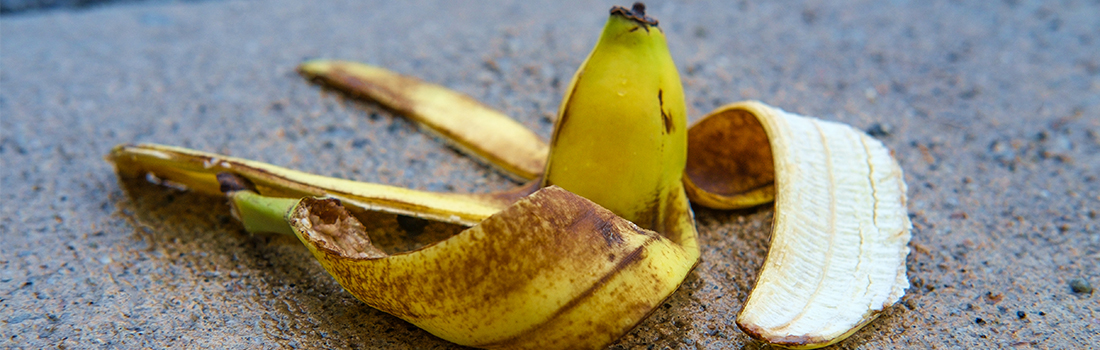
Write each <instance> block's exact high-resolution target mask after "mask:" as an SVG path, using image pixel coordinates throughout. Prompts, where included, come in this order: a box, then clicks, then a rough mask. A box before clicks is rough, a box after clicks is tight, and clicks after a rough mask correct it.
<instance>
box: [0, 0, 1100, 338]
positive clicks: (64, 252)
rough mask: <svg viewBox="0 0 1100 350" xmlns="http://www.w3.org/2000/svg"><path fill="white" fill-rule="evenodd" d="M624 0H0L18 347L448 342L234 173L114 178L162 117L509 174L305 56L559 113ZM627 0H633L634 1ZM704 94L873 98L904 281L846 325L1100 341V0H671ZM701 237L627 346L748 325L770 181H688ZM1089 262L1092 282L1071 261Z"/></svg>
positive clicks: (173, 137) (817, 106)
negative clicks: (236, 186)
mask: <svg viewBox="0 0 1100 350" xmlns="http://www.w3.org/2000/svg"><path fill="white" fill-rule="evenodd" d="M610 5H612V3H609V2H579V3H576V4H558V3H556V2H547V3H533V2H531V3H529V2H508V3H499V4H497V3H494V4H486V3H481V2H459V3H452V2H443V1H440V2H415V3H402V4H397V3H396V2H380V1H325V2H320V3H317V4H315V5H310V4H307V3H306V2H301V1H282V0H278V1H227V2H203V3H194V4H181V3H171V4H159V5H141V6H138V5H118V6H109V7H102V8H97V9H92V10H87V11H81V12H66V11H56V12H41V13H31V14H27V15H15V16H4V17H2V18H0V35H2V39H0V159H2V167H0V200H2V202H0V203H2V206H0V234H2V236H0V237H2V239H3V243H2V244H0V336H2V337H0V347H4V348H28V349H38V348H55V347H56V348H143V347H151V348H165V347H173V348H368V349H379V348H422V349H424V348H439V349H442V348H453V345H450V344H448V343H447V342H445V341H442V340H440V339H437V338H434V337H432V336H431V335H429V334H427V333H425V332H423V331H421V330H418V329H417V328H415V327H413V326H411V325H409V324H407V323H404V322H402V321H400V320H398V319H396V318H394V317H391V316H388V315H385V314H382V313H380V312H378V311H375V310H373V309H370V308H368V307H366V306H364V305H363V304H361V303H359V302H358V301H356V300H355V299H354V298H353V297H351V296H350V295H349V294H347V293H346V292H344V291H343V290H341V289H340V287H339V285H337V284H336V283H335V282H334V281H333V280H332V279H331V278H330V277H329V276H328V275H327V274H326V273H325V272H324V271H323V269H322V268H321V267H320V266H319V265H318V264H317V263H316V262H315V261H313V259H312V258H311V257H310V256H309V254H308V252H306V250H305V249H303V248H302V247H301V246H299V244H298V243H297V242H295V241H293V240H288V239H285V238H280V237H272V236H265V235H250V234H248V233H246V232H244V231H243V230H242V229H241V227H240V226H239V225H238V224H237V223H236V222H234V221H233V220H232V219H231V218H230V217H229V216H228V214H227V209H226V206H225V204H224V203H223V201H222V200H221V199H217V198H209V197H203V196H199V195H195V194H190V193H184V192H178V191H175V190H171V189H167V188H160V187H156V186H152V185H149V184H145V183H142V182H125V181H124V182H120V181H119V180H118V179H117V178H116V177H115V175H114V173H113V171H112V168H111V166H110V165H109V164H108V163H106V162H105V161H103V156H104V155H105V154H106V153H107V152H108V151H109V150H110V148H111V147H112V146H114V145H116V144H120V143H129V142H156V143H163V144H169V145H178V146H185V147H191V148H197V149H201V150H206V151H213V152H221V153H226V154H231V155H234V156H239V157H245V158H251V159H258V160H263V161H267V162H271V163H275V164H279V165H283V166H288V167H292V168H296V169H301V170H305V171H310V172H317V173H322V174H327V175H335V176H342V177H347V178H353V179H357V180H364V181H375V182H382V183H388V184H394V185H401V186H408V187H414V188H420V189H431V190H445V191H451V190H453V191H489V190H495V189H504V188H507V187H509V186H512V185H513V184H512V183H510V182H509V181H508V180H506V179H505V178H504V177H502V176H500V175H498V174H495V173H493V172H492V171H491V170H488V169H486V168H484V167H482V166H480V165H478V164H477V163H475V162H472V161H470V160H468V159H467V158H465V157H463V156H461V155H459V154H457V153H456V152H454V151H453V150H451V149H448V148H447V147H445V146H442V145H441V144H439V143H438V142H436V141H434V140H432V139H431V138H429V137H426V136H424V135H422V134H420V133H418V132H417V131H416V129H415V127H414V126H413V125H411V124H410V123H408V122H407V121H405V120H404V119H401V118H395V117H394V116H392V115H391V114H389V113H387V112H384V111H381V110H379V109H378V108H376V107H374V106H369V105H363V104H360V103H357V102H353V101H348V100H345V99H344V98H342V97H340V96H336V95H333V94H328V93H321V92H319V91H320V90H319V89H318V88H317V87H315V86H313V85H310V84H308V83H306V82H304V81H302V80H301V79H300V78H299V77H298V76H297V75H295V74H294V72H293V68H294V66H295V64H297V63H299V62H301V61H302V60H304V59H308V58H320V57H324V58H339V59H348V60H357V61H363V62H368V63H372V64H376V65H381V66H385V67H389V68H391V69H393V70H396V71H399V72H402V73H407V74H411V75H415V76H419V77H422V78H424V79H426V80H429V81H434V82H438V83H441V84H444V85H446V86H449V87H451V88H454V89H457V90H460V91H464V92H466V93H468V94H470V95H472V96H474V97H476V98H478V99H480V100H482V101H485V102H486V103H488V104H490V105H492V106H496V107H498V108H500V109H502V110H504V111H506V112H507V113H509V114H510V115H513V116H515V117H516V118H517V119H519V120H521V121H522V122H523V123H524V124H526V125H527V126H529V127H531V128H532V129H534V130H536V131H538V132H539V133H540V134H542V135H544V136H548V135H549V132H550V128H551V123H552V121H553V118H554V116H553V112H554V111H555V109H556V106H557V104H558V102H559V99H560V96H561V93H562V90H563V89H564V88H565V85H566V84H567V83H568V80H569V78H570V76H571V75H572V73H573V70H574V69H575V68H576V67H577V66H578V65H579V64H580V62H581V60H582V59H583V58H584V56H585V54H586V53H587V51H588V50H589V49H590V48H591V46H592V45H593V44H594V43H595V40H596V37H597V35H598V32H599V30H600V27H601V25H602V23H603V21H604V19H605V16H606V13H607V9H608V8H609V7H610ZM624 5H625V4H624ZM649 5H650V6H649V7H650V11H649V12H650V13H651V14H652V15H653V16H655V17H657V18H659V19H660V21H661V26H662V27H663V28H665V31H666V33H667V34H668V36H669V41H670V45H671V49H672V51H673V52H672V53H673V56H674V58H675V59H676V60H677V62H678V65H679V66H680V70H681V72H682V75H683V77H684V83H685V91H686V94H687V97H688V100H689V102H690V107H689V108H690V110H689V113H690V114H691V116H692V118H693V120H694V119H695V118H698V117H699V116H701V115H702V114H704V113H706V112H707V111H709V110H710V109H712V108H714V107H716V106H718V105H720V104H724V103H728V102H733V101H737V100H742V99H760V100H763V101H765V102H767V103H770V104H772V105H776V106H779V107H782V108H785V109H787V110H790V111H794V112H799V113H802V114H807V115H813V116H818V117H821V118H825V119H829V120H838V121H842V122H846V123H850V124H852V125H855V126H856V127H859V128H871V127H873V126H874V125H875V124H876V123H878V124H880V125H885V126H886V127H887V128H886V129H887V131H889V133H888V134H887V135H883V136H880V138H881V139H882V140H883V141H884V142H885V143H886V145H887V146H889V147H890V148H891V149H893V150H894V152H895V155H896V156H897V158H898V160H899V161H900V163H901V165H902V167H903V168H904V169H905V171H906V179H907V181H908V184H909V188H910V196H911V202H910V211H911V214H912V217H913V222H914V225H915V228H914V235H913V242H912V248H913V253H912V254H911V255H910V257H909V261H908V266H909V276H910V280H911V282H912V284H913V287H912V288H911V289H910V290H909V292H908V294H907V295H906V297H905V298H904V299H903V302H902V303H900V304H899V305H897V306H895V307H893V308H891V309H889V310H888V311H887V312H886V313H885V314H884V315H882V316H881V317H880V318H879V319H878V320H876V321H875V322H874V323H873V324H871V325H870V326H868V327H866V328H865V329H864V330H861V331H860V332H858V333H856V334H855V335H854V336H853V337H851V338H850V339H849V340H847V341H845V342H843V343H841V344H840V345H839V346H838V347H839V348H867V349H878V348H898V347H901V348H1040V349H1046V348H1059V349H1071V348H1087V347H1089V346H1093V347H1095V346H1097V344H1100V295H1098V293H1096V292H1093V293H1091V294H1089V293H1077V292H1074V290H1073V289H1072V288H1071V286H1070V285H1071V281H1072V280H1074V279H1083V280H1084V281H1088V282H1090V283H1091V285H1093V286H1097V285H1100V218H1098V215H1100V214H1098V211H1100V179H1098V177H1100V171H1098V170H1100V117H1098V116H1100V50H1097V47H1100V16H1097V15H1096V14H1098V13H1100V3H1098V2H1096V1H1059V2H1038V1H982V2H972V3H960V2H953V1H951V2H948V1H929V2H926V1H885V2H884V1H855V2H851V3H848V4H838V3H834V2H824V1H805V2H786V1H784V2H750V1H739V2H706V1H691V2H685V3H672V2H661V1H654V2H651V3H650V4H649ZM697 216H698V220H699V224H700V234H701V239H702V242H703V244H704V251H703V258H702V259H703V260H702V262H701V263H700V265H699V266H698V267H697V268H696V270H695V271H694V272H693V273H692V274H691V275H690V277H689V278H688V280H687V281H686V282H685V284H684V285H683V287H682V288H681V289H680V290H679V291H678V292H677V293H676V294H675V295H674V296H673V297H672V298H671V299H670V300H669V301H668V303H667V304H666V305H664V307H662V308H660V309H659V310H657V311H656V312H655V313H654V314H653V315H652V316H651V317H650V318H649V319H647V320H646V321H645V322H643V323H642V324H641V325H640V326H639V327H638V328H637V329H635V330H634V331H632V332H631V333H630V334H628V335H626V336H625V337H623V338H622V339H621V340H620V342H619V343H617V344H616V345H614V347H616V348H644V349H661V348H675V349H685V348H687V349H690V348H697V349H720V348H733V347H745V348H760V347H762V345H761V344H759V343H754V342H752V341H751V340H749V339H748V338H747V337H746V336H745V335H744V334H742V333H741V332H740V331H738V330H737V329H736V327H735V326H734V324H733V320H734V315H735V314H736V312H737V311H738V310H739V309H740V307H741V303H742V302H743V301H744V299H745V297H746V295H747V293H748V291H749V290H750V288H751V286H752V283H753V281H754V279H755V274H756V269H757V267H758V266H759V265H760V264H761V262H762V261H763V258H764V256H765V254H766V251H767V247H766V246H767V233H768V229H769V226H770V220H771V216H772V211H771V209H770V208H766V207H765V208H759V209H756V210H748V211H736V212H721V211H712V210H703V209H699V210H697ZM1078 284H1079V283H1078Z"/></svg>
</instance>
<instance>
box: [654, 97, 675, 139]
mask: <svg viewBox="0 0 1100 350" xmlns="http://www.w3.org/2000/svg"><path fill="white" fill-rule="evenodd" d="M664 94H665V90H661V89H659V90H657V104H658V106H659V108H660V110H661V121H663V122H664V123H665V134H671V133H672V128H673V123H672V116H671V115H669V114H668V113H666V112H665V97H664Z"/></svg>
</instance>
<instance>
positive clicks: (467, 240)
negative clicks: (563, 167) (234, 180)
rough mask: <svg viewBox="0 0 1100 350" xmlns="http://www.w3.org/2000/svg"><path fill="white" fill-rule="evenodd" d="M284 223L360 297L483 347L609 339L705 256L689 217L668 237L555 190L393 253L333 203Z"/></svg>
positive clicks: (315, 204) (306, 205)
mask: <svg viewBox="0 0 1100 350" xmlns="http://www.w3.org/2000/svg"><path fill="white" fill-rule="evenodd" d="M683 203H685V204H686V201H684V202H683ZM688 219H690V215H689V218H688ZM287 220H288V221H289V222H290V223H291V226H292V227H293V229H294V231H295V232H296V234H297V235H298V237H299V239H300V240H301V241H302V242H303V243H305V245H306V246H307V247H308V248H309V249H310V251H311V252H312V253H313V255H314V256H315V257H316V258H317V259H318V260H319V261H320V262H321V264H322V265H323V266H324V267H325V269H326V270H328V271H329V272H330V273H331V274H332V276H333V277H335V278H336V279H337V280H338V281H339V282H340V284H341V285H342V286H343V287H344V288H345V289H347V290H348V291H349V292H350V293H352V294H353V295H355V296H356V297H357V298H359V299H360V300H362V301H363V302H365V303H367V304H368V305H370V306H372V307H374V308H377V309H379V310H382V311H385V312H387V313H390V314H392V315H395V316H397V317H400V318H402V319H404V320H406V321H409V322H411V323H413V324H415V325H417V326H418V327H421V328H423V329H425V330H427V331H429V332H431V333H432V334H435V335H437V336H439V337H441V338H444V339H447V340H450V341H452V342H455V343H458V344H462V345H467V346H475V347H481V348H508V349H524V348H529V349H546V348H562V349H564V348H569V349H573V348H593V349H594V348H599V347H603V346H606V345H607V344H608V343H610V342H611V341H613V340H615V339H617V338H618V337H619V336H620V335H622V334H623V333H625V332H626V331H629V330H630V329H631V328H632V327H633V326H634V325H635V324H637V323H638V322H640V321H641V320H642V319H644V318H645V316H647V315H648V314H649V313H650V312H651V311H652V310H653V309H654V308H655V307H656V306H657V305H660V303H661V302H663V300H664V299H665V298H667V297H668V296H669V295H670V294H671V293H672V292H673V291H675V290H676V288H678V287H679V284H680V283H681V282H682V281H683V279H684V277H685V276H686V275H687V273H688V272H689V271H690V270H691V268H692V267H693V266H694V264H695V262H696V260H697V258H698V254H699V252H698V247H697V246H695V245H694V244H695V241H694V238H695V234H694V233H695V232H694V226H692V225H688V226H684V227H682V228H683V229H684V230H688V231H690V232H683V236H677V235H673V236H671V237H669V238H666V237H664V236H662V235H660V234H657V233H655V232H653V231H648V230H643V229H641V228H638V226H636V225H634V224H633V223H630V222H629V221H626V220H624V219H622V218H620V217H618V216H616V215H614V214H613V213H611V212H610V211H608V210H606V209H604V208H602V207H600V206H599V205H596V204H595V203H592V202H591V201H589V200H587V199H584V198H583V197H580V196H577V195H575V194H572V193H570V192H568V191H565V190H563V189H561V188H558V187H549V188H544V189H542V190H539V191H538V192H535V193H534V194H532V195H531V196H528V197H526V198H523V199H521V200H519V201H517V202H516V203H515V204H514V205H512V206H510V207H508V208H506V209H504V210H503V211H501V212H499V213H497V214H494V215H493V216H490V217H489V218H487V219H485V220H484V221H482V222H481V223H479V224H478V225H476V226H474V227H471V228H469V229H467V230H465V231H463V232H461V233H459V234H458V235H456V236H453V237H451V238H449V239H446V240H444V241H441V242H439V243H436V244H433V245H430V246H427V247H424V248H422V249H419V250H415V251H411V252H407V253H401V254H394V255H385V254H384V253H381V254H379V253H378V250H377V249H374V248H373V247H372V246H371V244H370V240H369V238H367V236H366V232H363V231H362V228H361V226H359V225H358V222H357V221H355V219H354V217H351V216H350V215H348V213H347V212H346V211H344V210H343V208H342V207H340V205H339V203H338V202H336V201H334V200H330V199H311V198H306V199H303V200H302V201H301V202H300V203H299V204H298V205H297V206H296V207H295V208H294V209H292V210H291V211H290V214H288V216H287ZM688 238H690V239H688ZM677 239H680V240H681V241H679V242H677V241H676V240H677Z"/></svg>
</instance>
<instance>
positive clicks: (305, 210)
mask: <svg viewBox="0 0 1100 350" xmlns="http://www.w3.org/2000/svg"><path fill="white" fill-rule="evenodd" d="M291 220H292V223H291V224H292V225H294V226H295V227H296V228H297V229H298V231H299V232H301V233H302V234H303V235H305V236H306V237H307V238H308V239H309V240H310V241H312V242H313V243H314V244H315V245H317V246H319V247H323V248H326V249H328V250H331V251H333V252H335V253H337V254H339V255H340V256H342V257H346V258H352V259H379V258H384V257H386V256H388V255H387V254H386V253H385V252H383V251H382V250H381V249H378V248H377V247H375V246H374V245H373V244H371V242H370V237H367V234H366V230H365V229H364V227H363V224H361V223H360V222H359V220H356V219H355V217H353V216H351V214H349V213H348V211H347V210H346V209H344V207H343V206H342V205H340V201H339V200H337V199H333V198H325V199H315V198H310V197H306V198H303V199H302V201H301V203H300V204H298V206H297V207H295V208H294V214H293V216H292V217H291Z"/></svg>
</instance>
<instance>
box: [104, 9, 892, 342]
mask: <svg viewBox="0 0 1100 350" xmlns="http://www.w3.org/2000/svg"><path fill="white" fill-rule="evenodd" d="M666 46H667V44H666V43H665V37H664V35H663V32H662V31H661V29H660V28H659V27H658V26H657V22H656V21H655V20H653V19H652V18H649V17H646V15H645V13H644V5H640V4H636V5H635V7H634V8H632V9H626V8H622V7H614V8H612V10H611V15H610V18H609V20H608V22H607V25H606V26H605V28H604V32H603V34H602V35H601V38H600V41H599V43H598V44H597V45H596V47H595V48H594V49H593V51H592V53H591V54H590V55H589V57H588V58H587V59H586V60H585V63H584V64H583V65H582V66H581V68H580V69H579V70H578V72H577V74H576V76H574V79H573V81H572V83H571V84H570V86H569V89H568V90H567V93H566V95H565V97H564V98H563V101H562V105H561V107H560V109H559V112H558V120H557V122H556V124H555V129H554V134H553V137H552V139H551V142H550V145H549V146H548V145H547V144H546V143H545V142H543V141H542V140H541V139H540V138H539V137H538V136H537V135H536V134H534V133H533V132H531V131H529V130H528V129H526V128H525V127H523V126H522V125H521V124H519V123H517V122H515V121H514V120H512V119H511V118H509V117H507V116H505V115H504V114H502V113H500V112H497V111H495V110H493V109H492V108H490V107H487V106H485V105H482V104H481V103H479V102H477V101H475V100H474V99H472V98H470V97H468V96H465V95H462V94H460V93H458V92H454V91H451V90H448V89H446V88H443V87H440V86H436V85H432V84H429V83H425V82H422V81H419V80H417V79H415V78H411V77H405V76H401V75H398V74H396V73H393V72H390V71H387V70H385V69H382V68H378V67H371V66H367V65H362V64H358V63H353V62H343V61H322V60H317V61H310V62H306V63H304V64H302V65H301V66H300V67H299V69H298V71H299V73H300V74H302V75H303V76H305V77H307V78H309V79H311V80H313V81H316V82H319V83H321V84H324V85H328V86H331V87H334V88H336V89H339V90H341V91H345V92H347V93H348V94H349V95H352V96H356V97H362V98H365V99H368V100H371V101H374V102H377V103H379V104H381V105H382V106H384V107H387V108H390V109H392V110H394V111H396V112H398V113H399V114H401V115H404V116H405V117H408V118H410V119H413V120H415V121H417V122H418V123H420V124H421V125H422V126H423V127H424V129H425V130H427V131H429V132H432V133H434V134H436V135H437V136H440V137H441V138H442V139H443V140H444V141H446V142H449V143H450V144H451V145H452V146H454V147H456V148H458V149H459V150H461V151H463V152H465V153H467V154H469V155H471V156H474V157H476V158H478V159H481V160H483V161H485V162H486V163H488V164H490V165H494V166H496V167H497V168H498V169H500V170H502V171H503V172H505V173H506V174H508V175H510V176H512V177H514V178H516V179H522V180H530V182H528V183H527V184H526V185H524V186H519V187H517V188H515V189H513V190H509V191H504V192H499V193H489V194H452V193H433V192H425V191H415V190H410V189H404V188H397V187H392V186H386V185H381V184H373V183H362V182H354V181H349V180H343V179H337V178H331V177H324V176H318V175H313V174H308V173H303V172H299V171H295V170H291V169H286V168H281V167H277V166H273V165H270V164H265V163H261V162H256V161H250V160H244V159H238V158H233V157H226V156H222V155H217V154H211V153H205V152H200V151H194V150H188V149H183V148H177V147H171V146H162V145H120V146H118V147H116V148H115V149H114V150H112V152H111V154H110V155H109V156H108V159H109V160H110V161H112V162H113V163H114V164H115V167H116V170H117V172H118V174H119V176H120V177H124V178H145V179H147V180H149V181H152V182H156V183H160V184H164V185H168V186H172V187H176V188H187V189H191V190H194V191H196V192H199V193H207V194H219V195H221V194H222V193H223V192H224V194H225V195H227V196H228V197H229V198H230V202H231V204H232V207H233V211H234V216H236V217H237V218H238V219H240V221H241V222H242V223H243V224H244V226H245V228H246V229H247V230H249V231H254V232H259V231H266V232H276V233H283V234H292V235H295V236H296V237H298V238H299V240H301V241H302V243H303V244H304V245H305V246H306V247H307V248H308V249H309V250H310V251H311V252H312V253H313V255H314V256H315V257H316V258H317V259H318V260H319V261H320V262H321V264H322V265H323V266H324V267H325V269H326V270H328V271H329V272H330V274H332V276H333V277H334V278H336V279H337V280H338V281H339V282H340V284H341V285H342V286H343V287H344V288H345V289H346V290H348V291H349V292H350V293H352V294H353V295H355V296H356V297H357V298H359V299H360V300H362V301H363V302H365V303H366V304H368V305H370V306H372V307H375V308H377V309H379V310H382V311H385V312H388V313H390V314H393V315H395V316H398V317H400V318H402V319H404V320H406V321H409V322H411V323H413V324H415V325H417V326H418V327H421V328H423V329H425V330H427V331H429V332H431V333H432V334H435V335H437V336H439V337H441V338H443V339H447V340H450V341H452V342H455V343H458V344H463V345H468V346H475V347H483V348H539V349H543V348H600V347H603V346H606V345H607V344H609V343H611V342H613V341H614V340H615V339H617V338H618V337H619V336H621V335H622V334H624V333H625V332H627V331H629V330H630V328H632V327H633V326H634V325H636V324H637V323H638V322H640V321H641V320H642V319H644V318H645V316H646V315H648V313H650V312H651V311H652V310H653V308H654V307H655V306H656V305H659V304H660V303H661V302H662V301H663V300H664V299H665V298H667V297H668V296H669V295H670V294H671V293H672V292H674V291H675V290H676V289H677V288H678V286H679V284H680V283H681V282H682V281H683V280H684V278H685V277H686V276H687V274H688V273H689V272H690V271H691V269H692V267H693V266H694V265H695V263H696V262H697V261H698V258H699V247H698V246H697V243H696V231H695V226H694V219H693V218H692V213H691V207H690V204H689V203H688V200H689V198H690V200H691V201H693V202H695V203H696V204H699V205H704V206H707V207H712V208H717V209H734V208H745V207H752V206H757V205H761V204H765V203H769V202H771V201H773V200H774V201H775V202H776V208H775V210H776V214H775V223H774V225H773V233H772V238H771V239H772V243H771V247H770V249H769V252H768V257H767V260H766V262H765V266H764V268H763V269H762V271H761V273H760V276H759V278H758V279H757V282H756V286H755V287H754V289H753V292H752V293H751V295H750V296H749V299H748V301H747V302H746V304H745V307H744V308H743V310H742V311H741V313H740V314H739V315H738V317H737V324H738V326H739V327H740V328H741V329H742V330H744V331H745V332H746V333H747V334H749V335H750V336H752V337H754V338H757V339H760V340H762V341H766V342H769V343H772V344H776V345H780V346H786V347H795V348H814V347H820V346H825V345H828V344H832V343H835V342H837V341H840V340H842V339H844V338H845V337H847V336H849V335H851V334H852V333H854V332H855V331H856V330H858V329H859V327H862V326H863V325H865V324H867V323H868V322H869V321H870V320H872V319H873V318H874V316H875V315H877V313H878V312H879V311H881V310H882V309H883V308H885V307H888V306H890V305H891V304H893V303H894V302H896V301H897V300H898V299H899V298H900V297H901V296H902V295H903V294H904V290H905V288H906V287H907V286H908V282H907V278H906V276H905V256H906V254H908V248H907V243H908V240H909V230H910V224H909V221H908V216H907V215H906V212H905V200H906V199H905V198H906V197H905V192H906V188H905V184H904V181H903V178H902V175H901V169H900V168H899V167H898V166H897V163H896V161H894V160H893V158H892V157H891V155H890V153H889V151H888V150H887V149H886V148H885V147H884V146H883V145H882V144H881V143H879V142H878V141H876V140H874V139H871V138H870V137H868V136H866V135H865V134H863V133H862V132H859V131H856V130H854V129H852V128H850V127H847V126H844V125H841V124H838V123H831V122H824V121H820V120H816V119H813V118H807V117H801V116H797V115H793V114H789V113H786V112H783V111H781V110H779V109H776V108H774V107H770V106H767V105H764V104H762V103H759V102H751V101H750V102H740V103H735V104H731V105H727V106H724V107H721V108H719V109H717V110H716V111H714V112H711V113H710V114H708V115H707V116H705V117H703V118H702V119H701V120H700V121H699V122H697V123H695V124H694V125H693V126H692V127H691V128H687V127H686V113H685V107H684V97H683V91H682V87H681V85H680V79H679V75H678V73H677V72H676V68H675V65H674V64H673V62H672V59H671V57H669V55H668V51H667V47H666ZM559 186H560V187H559ZM346 208H354V209H356V210H367V211H380V212H387V213H393V214H400V215H407V216H413V217H419V218H423V219H428V220H435V221H442V222H448V223H454V224H460V225H465V226H469V227H470V228H468V229H466V230H465V231H462V232H461V233H459V234H457V235H455V236H452V237H450V238H447V239H444V240H442V241H439V242H437V243H434V244H431V245H428V246H426V247H423V248H420V249H417V250H414V251H409V252H385V251H383V250H382V249H379V248H378V247H375V246H374V245H373V244H372V243H371V240H370V234H371V233H370V232H369V231H368V230H366V229H365V228H364V225H362V224H361V223H359V221H358V219H357V218H356V217H355V216H353V215H352V214H350V213H349V211H348V210H346Z"/></svg>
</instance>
